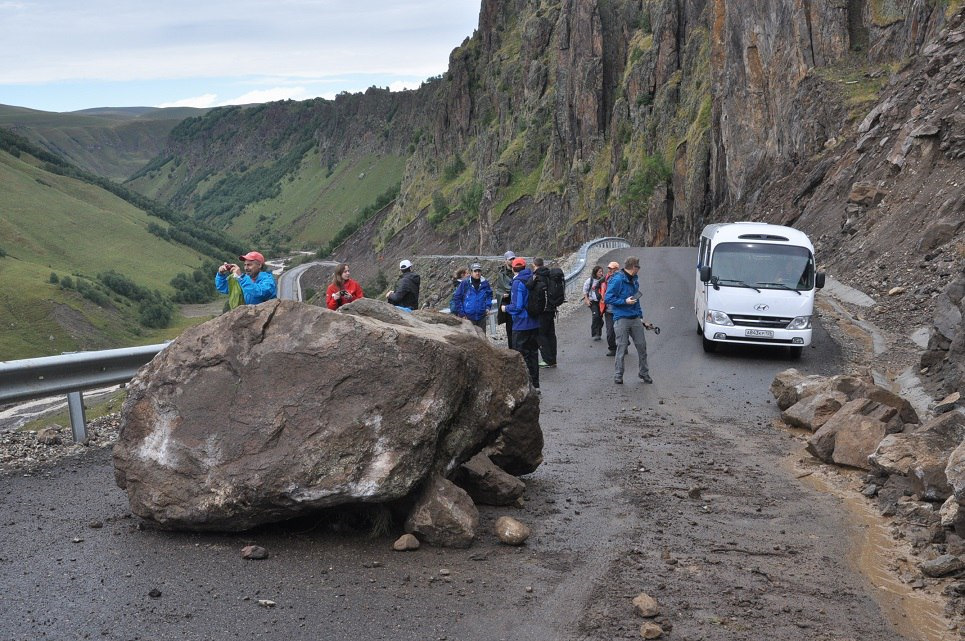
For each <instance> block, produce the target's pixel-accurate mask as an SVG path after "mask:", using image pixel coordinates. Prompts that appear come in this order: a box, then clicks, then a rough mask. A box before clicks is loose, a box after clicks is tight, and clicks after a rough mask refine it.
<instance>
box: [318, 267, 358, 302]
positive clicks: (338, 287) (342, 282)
mask: <svg viewBox="0 0 965 641" xmlns="http://www.w3.org/2000/svg"><path fill="white" fill-rule="evenodd" d="M363 296H364V294H363V293H362V286H361V285H359V284H358V282H357V281H354V280H352V279H351V278H349V269H348V263H339V265H338V267H336V268H335V273H334V274H332V284H331V285H329V286H328V289H327V290H325V304H326V305H328V308H329V309H338V308H339V307H341V306H342V305H345V304H347V303H351V302H352V301H353V300H355V299H356V298H362V297H363Z"/></svg>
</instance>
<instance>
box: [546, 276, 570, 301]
mask: <svg viewBox="0 0 965 641" xmlns="http://www.w3.org/2000/svg"><path fill="white" fill-rule="evenodd" d="M546 275H547V276H548V281H549V282H547V283H546V307H547V309H549V310H556V309H559V307H560V306H562V305H563V303H565V302H566V279H564V278H563V270H562V269H560V268H559V267H552V268H550V269H549V271H548V272H547V274H546Z"/></svg>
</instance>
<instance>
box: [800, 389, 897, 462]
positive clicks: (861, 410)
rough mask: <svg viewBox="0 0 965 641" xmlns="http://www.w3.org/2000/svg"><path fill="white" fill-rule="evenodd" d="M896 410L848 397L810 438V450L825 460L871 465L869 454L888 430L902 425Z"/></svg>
mask: <svg viewBox="0 0 965 641" xmlns="http://www.w3.org/2000/svg"><path fill="white" fill-rule="evenodd" d="M897 414H898V412H897V410H895V409H894V408H892V407H889V406H886V405H881V404H880V403H876V402H874V401H872V400H869V399H865V398H859V399H855V400H853V401H849V402H848V403H846V404H845V405H844V406H843V407H842V408H841V409H840V410H838V411H837V412H836V413H835V414H834V415H833V416H832V417H831V418H830V419H828V420H827V422H825V423H824V425H823V426H821V429H819V430H818V431H817V432H815V433H814V434H813V435H812V436H811V437H810V438H809V439H808V443H807V450H808V451H809V452H810V453H811V454H812V455H814V456H816V457H817V458H819V459H821V460H822V461H824V462H826V463H836V464H838V465H846V466H848V467H856V468H860V469H865V470H867V469H871V464H870V463H869V462H868V456H869V455H870V454H871V453H873V452H874V451H875V449H876V448H877V447H878V444H879V443H880V442H881V440H882V439H883V438H884V437H885V435H887V434H888V433H889V431H895V429H899V430H900V429H901V428H900V425H901V423H900V419H898V417H897Z"/></svg>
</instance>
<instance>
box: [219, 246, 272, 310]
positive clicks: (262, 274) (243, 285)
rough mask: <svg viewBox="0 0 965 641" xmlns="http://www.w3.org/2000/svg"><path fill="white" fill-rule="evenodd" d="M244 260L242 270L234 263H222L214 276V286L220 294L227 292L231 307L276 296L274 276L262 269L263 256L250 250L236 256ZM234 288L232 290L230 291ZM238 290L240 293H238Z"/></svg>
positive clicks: (260, 301)
mask: <svg viewBox="0 0 965 641" xmlns="http://www.w3.org/2000/svg"><path fill="white" fill-rule="evenodd" d="M238 258H240V259H241V260H243V261H245V266H244V271H242V268H241V267H239V266H238V265H235V264H234V263H224V264H223V265H221V267H219V268H218V273H217V274H215V277H214V286H215V289H217V290H218V291H219V292H221V293H222V294H228V305H229V307H231V308H232V309H234V308H235V307H237V306H238V305H241V304H242V303H243V304H245V305H257V304H258V303H264V302H265V301H266V300H271V299H272V298H276V295H275V277H274V276H272V275H271V272H267V271H262V270H263V269H264V266H265V257H264V256H262V255H261V254H260V253H259V252H255V251H251V252H248V253H247V254H245V255H244V256H238ZM232 290H234V292H232ZM238 290H240V292H241V295H240V296H239V295H238Z"/></svg>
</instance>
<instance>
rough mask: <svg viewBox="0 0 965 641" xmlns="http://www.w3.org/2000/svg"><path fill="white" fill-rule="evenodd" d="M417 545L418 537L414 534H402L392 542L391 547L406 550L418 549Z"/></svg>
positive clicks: (399, 550) (398, 550)
mask: <svg viewBox="0 0 965 641" xmlns="http://www.w3.org/2000/svg"><path fill="white" fill-rule="evenodd" d="M419 545H420V543H419V539H417V538H416V536H415V534H403V535H402V536H400V537H399V538H397V539H396V540H395V543H393V544H392V549H393V550H395V551H396V552H407V551H411V550H418V549H419Z"/></svg>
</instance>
